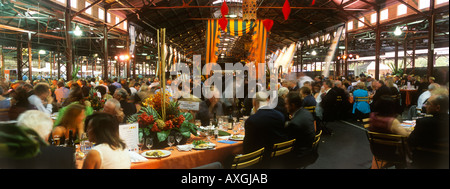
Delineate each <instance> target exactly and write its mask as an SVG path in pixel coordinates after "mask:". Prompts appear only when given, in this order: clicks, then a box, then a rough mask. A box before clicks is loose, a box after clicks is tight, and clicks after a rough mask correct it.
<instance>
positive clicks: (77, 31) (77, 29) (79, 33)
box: [73, 25, 83, 36]
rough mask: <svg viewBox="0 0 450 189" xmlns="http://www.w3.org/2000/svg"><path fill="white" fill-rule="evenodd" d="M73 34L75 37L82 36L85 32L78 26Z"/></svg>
mask: <svg viewBox="0 0 450 189" xmlns="http://www.w3.org/2000/svg"><path fill="white" fill-rule="evenodd" d="M73 34H75V36H81V35H82V34H83V32H82V31H81V29H80V27H79V26H78V25H77V27H75V30H74V31H73Z"/></svg>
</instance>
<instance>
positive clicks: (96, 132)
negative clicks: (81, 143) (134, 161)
mask: <svg viewBox="0 0 450 189" xmlns="http://www.w3.org/2000/svg"><path fill="white" fill-rule="evenodd" d="M85 123H87V125H86V129H87V135H88V138H89V141H91V142H94V143H95V146H94V147H93V148H92V149H91V150H90V151H89V153H88V154H87V156H86V159H85V160H84V163H83V169H129V168H130V166H131V160H130V156H129V155H128V152H127V150H126V144H125V143H124V142H123V141H122V139H120V136H119V122H118V121H117V120H116V119H114V117H113V116H112V115H110V114H107V113H94V114H92V115H91V116H89V117H88V118H87V119H86V122H85Z"/></svg>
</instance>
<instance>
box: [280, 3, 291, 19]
mask: <svg viewBox="0 0 450 189" xmlns="http://www.w3.org/2000/svg"><path fill="white" fill-rule="evenodd" d="M282 11H283V15H284V20H287V19H288V18H289V14H291V5H289V1H288V0H286V1H285V2H284V5H283V9H282Z"/></svg>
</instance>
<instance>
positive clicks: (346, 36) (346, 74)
mask: <svg viewBox="0 0 450 189" xmlns="http://www.w3.org/2000/svg"><path fill="white" fill-rule="evenodd" d="M346 23H348V22H346ZM347 25H348V24H345V41H344V43H345V52H344V54H345V56H347V58H346V59H345V60H344V66H343V67H344V75H345V78H347V76H348V59H349V58H350V57H349V56H348V26H347Z"/></svg>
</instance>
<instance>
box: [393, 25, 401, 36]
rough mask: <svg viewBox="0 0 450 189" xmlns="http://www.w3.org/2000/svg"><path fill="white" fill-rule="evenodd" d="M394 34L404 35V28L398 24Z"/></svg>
mask: <svg viewBox="0 0 450 189" xmlns="http://www.w3.org/2000/svg"><path fill="white" fill-rule="evenodd" d="M394 35H395V36H399V35H402V30H401V29H400V27H398V26H397V28H395V31H394Z"/></svg>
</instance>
